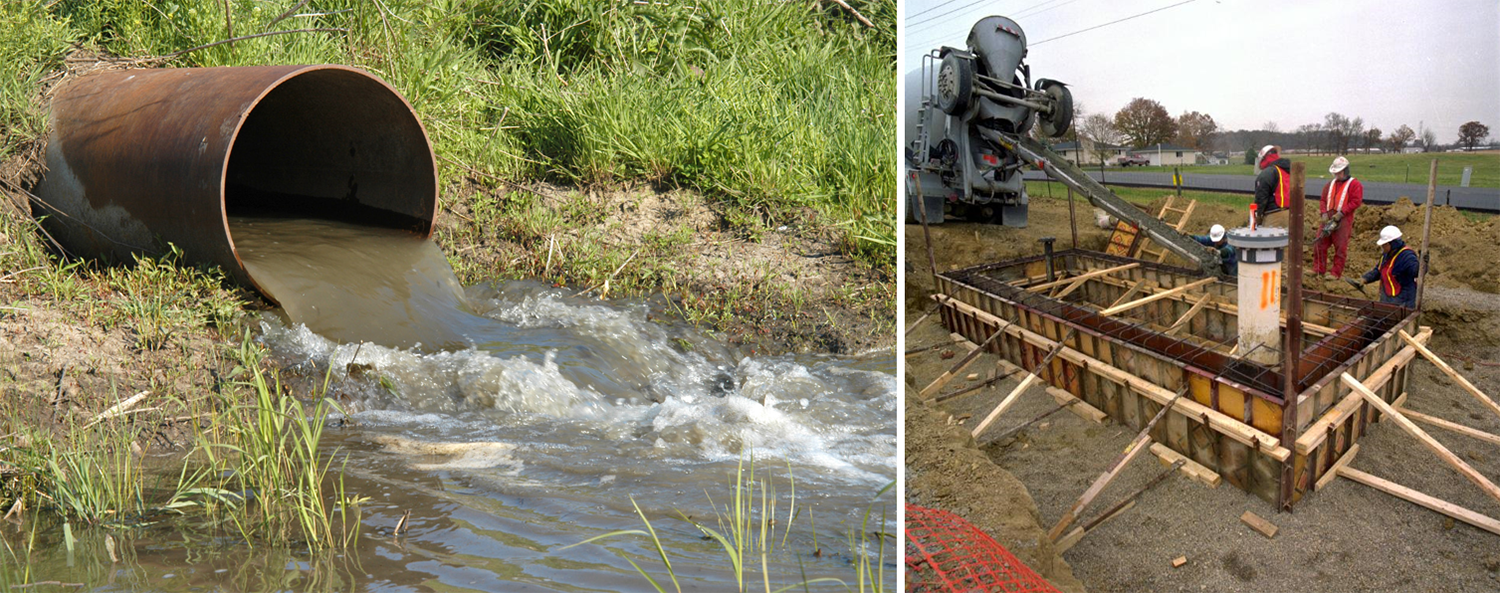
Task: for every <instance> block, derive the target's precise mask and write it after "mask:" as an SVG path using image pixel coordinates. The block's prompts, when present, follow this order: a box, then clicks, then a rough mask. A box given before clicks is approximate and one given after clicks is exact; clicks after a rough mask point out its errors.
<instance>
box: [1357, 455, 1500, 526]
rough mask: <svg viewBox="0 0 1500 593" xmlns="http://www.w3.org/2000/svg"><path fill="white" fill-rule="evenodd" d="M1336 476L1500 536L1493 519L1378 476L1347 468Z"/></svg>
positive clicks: (1497, 524)
mask: <svg viewBox="0 0 1500 593" xmlns="http://www.w3.org/2000/svg"><path fill="white" fill-rule="evenodd" d="M1338 474H1339V475H1340V476H1343V477H1345V478H1348V479H1350V480H1354V481H1355V482H1359V483H1361V484H1364V485H1366V486H1369V487H1371V488H1374V489H1376V490H1379V491H1381V492H1384V493H1386V494H1389V495H1391V496H1394V497H1396V498H1400V499H1403V500H1405V501H1407V502H1410V503H1413V504H1416V505H1419V506H1424V507H1427V508H1429V509H1432V510H1434V511H1437V512H1439V513H1442V514H1444V515H1447V516H1449V517H1453V518H1454V519H1458V520H1459V521H1463V522H1464V523H1468V524H1470V525H1473V526H1475V527H1478V528H1480V529H1483V530H1485V531H1488V532H1490V533H1493V534H1496V535H1500V521H1496V520H1495V519H1492V518H1490V517H1486V516H1484V515H1481V514H1479V513H1476V512H1474V511H1471V510H1469V509H1466V508H1464V507H1461V506H1458V505H1456V504H1453V503H1451V502H1448V501H1446V500H1442V499H1440V498H1435V497H1432V496H1428V495H1426V494H1423V493H1422V492H1418V491H1416V490H1412V489H1411V488H1407V487H1405V486H1402V485H1400V484H1397V483H1395V482H1392V481H1390V480H1386V479H1384V478H1380V477H1378V476H1372V475H1370V474H1367V473H1365V472H1362V471H1359V470H1357V469H1354V468H1352V467H1348V466H1345V467H1341V468H1339V469H1338Z"/></svg>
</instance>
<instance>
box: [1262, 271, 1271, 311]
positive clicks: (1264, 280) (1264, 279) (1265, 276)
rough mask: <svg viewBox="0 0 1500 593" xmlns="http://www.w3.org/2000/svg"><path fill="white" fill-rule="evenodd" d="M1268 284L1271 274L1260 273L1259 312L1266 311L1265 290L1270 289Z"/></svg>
mask: <svg viewBox="0 0 1500 593" xmlns="http://www.w3.org/2000/svg"><path fill="white" fill-rule="evenodd" d="M1270 284H1271V273H1270V272H1261V273H1260V310H1262V311H1265V310H1266V289H1268V288H1270Z"/></svg>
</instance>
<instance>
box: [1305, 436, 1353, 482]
mask: <svg viewBox="0 0 1500 593" xmlns="http://www.w3.org/2000/svg"><path fill="white" fill-rule="evenodd" d="M1358 454H1359V443H1354V444H1353V445H1350V446H1349V450H1348V451H1345V452H1344V456H1343V457H1340V458H1339V460H1338V461H1335V462H1333V466H1332V467H1329V468H1328V471H1327V472H1324V473H1323V477H1321V478H1318V483H1317V484H1314V485H1313V491H1314V492H1316V491H1319V490H1322V489H1323V487H1324V486H1327V485H1329V484H1332V483H1333V479H1334V478H1337V477H1339V470H1340V469H1343V468H1345V467H1348V466H1349V464H1350V463H1351V462H1353V461H1354V456H1355V455H1358Z"/></svg>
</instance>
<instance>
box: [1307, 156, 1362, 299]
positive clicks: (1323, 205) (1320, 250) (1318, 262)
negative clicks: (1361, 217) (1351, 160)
mask: <svg viewBox="0 0 1500 593" xmlns="http://www.w3.org/2000/svg"><path fill="white" fill-rule="evenodd" d="M1364 201H1365V187H1364V185H1363V184H1361V183H1360V182H1359V180H1358V179H1355V178H1353V177H1350V178H1349V179H1347V180H1345V181H1339V180H1337V179H1334V180H1333V181H1330V182H1328V184H1327V185H1325V186H1323V199H1322V200H1319V202H1318V213H1319V214H1322V215H1323V216H1324V218H1332V217H1333V215H1334V214H1335V213H1340V212H1341V213H1343V215H1344V217H1343V218H1342V219H1341V220H1339V227H1338V229H1337V230H1335V231H1333V233H1331V234H1329V235H1326V236H1324V237H1322V238H1320V239H1318V241H1317V242H1316V243H1314V244H1313V273H1314V274H1322V273H1323V271H1324V270H1326V269H1328V268H1327V266H1326V265H1325V262H1327V260H1328V244H1329V243H1332V244H1333V269H1332V272H1333V277H1334V278H1342V277H1344V259H1345V255H1346V254H1347V253H1348V252H1349V236H1350V235H1352V234H1353V233H1354V210H1355V209H1356V208H1359V205H1360V204H1362V203H1364ZM1321 225H1322V223H1321V222H1320V223H1319V226H1320V227H1321Z"/></svg>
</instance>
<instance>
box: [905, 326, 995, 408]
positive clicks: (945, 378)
mask: <svg viewBox="0 0 1500 593" xmlns="http://www.w3.org/2000/svg"><path fill="white" fill-rule="evenodd" d="M1004 334H1005V328H1004V327H997V328H995V333H993V334H990V337H988V338H985V340H984V343H983V344H980V345H979V347H978V348H975V349H973V350H970V351H969V353H968V354H967V355H965V356H964V357H963V359H962V360H959V361H958V364H956V365H953V368H951V369H948V372H946V373H943V374H942V375H940V376H938V378H936V379H933V380H932V383H930V384H928V385H927V387H924V388H922V392H921V393H919V394H918V395H919V396H921V398H922V399H923V400H926V399H927V398H928V397H929V396H931V395H932V394H933V392H935V391H937V390H939V389H942V388H943V386H944V385H947V384H948V382H949V381H952V380H953V378H954V377H957V376H958V374H959V373H961V372H963V370H964V368H965V367H967V366H969V363H971V362H974V359H976V358H979V353H980V352H984V347H985V346H989V345H990V342H993V341H995V338H998V337H1000V336H1002V335H1004Z"/></svg>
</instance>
